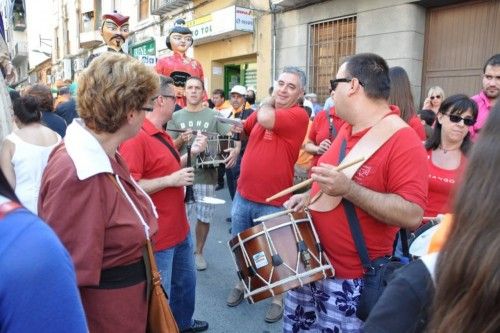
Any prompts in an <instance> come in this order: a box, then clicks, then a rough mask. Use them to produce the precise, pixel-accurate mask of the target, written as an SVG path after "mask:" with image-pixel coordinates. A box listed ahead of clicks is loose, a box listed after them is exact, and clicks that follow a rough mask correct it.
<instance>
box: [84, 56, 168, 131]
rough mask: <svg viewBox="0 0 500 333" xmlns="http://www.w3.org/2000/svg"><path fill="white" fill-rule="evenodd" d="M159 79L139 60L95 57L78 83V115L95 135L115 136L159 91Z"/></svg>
mask: <svg viewBox="0 0 500 333" xmlns="http://www.w3.org/2000/svg"><path fill="white" fill-rule="evenodd" d="M158 81H159V80H158V76H157V74H156V73H155V72H154V71H153V70H152V69H150V68H148V67H146V66H145V65H144V64H142V63H141V62H140V61H139V60H137V59H134V58H132V57H130V56H128V55H124V54H120V53H117V52H105V53H103V54H101V55H99V56H98V57H96V58H95V59H94V60H93V61H92V62H91V63H90V66H89V67H87V69H85V70H84V71H83V72H82V74H81V75H80V77H79V79H78V92H77V99H76V101H77V105H78V113H79V114H80V117H81V118H82V119H83V121H84V122H85V125H86V126H87V127H88V128H90V129H91V130H93V131H95V132H96V133H101V132H107V133H115V132H116V131H117V130H118V129H119V128H120V127H121V126H123V124H124V123H125V121H126V119H127V114H128V113H129V112H131V111H140V110H141V108H142V107H143V106H144V105H145V104H146V102H148V100H149V99H150V98H151V97H152V96H153V94H154V93H155V92H156V91H158V86H159V83H158Z"/></svg>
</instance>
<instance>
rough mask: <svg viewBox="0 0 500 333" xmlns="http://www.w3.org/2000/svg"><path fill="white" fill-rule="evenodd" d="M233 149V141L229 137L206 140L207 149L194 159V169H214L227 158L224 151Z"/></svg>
mask: <svg viewBox="0 0 500 333" xmlns="http://www.w3.org/2000/svg"><path fill="white" fill-rule="evenodd" d="M228 148H234V141H233V139H232V138H231V137H229V136H214V137H212V138H208V140H207V148H206V149H205V151H204V152H202V153H200V154H199V155H198V157H197V158H196V167H197V168H201V169H206V168H216V167H218V166H219V164H224V161H225V160H226V158H227V157H228V156H229V153H227V152H225V151H224V150H226V149H228Z"/></svg>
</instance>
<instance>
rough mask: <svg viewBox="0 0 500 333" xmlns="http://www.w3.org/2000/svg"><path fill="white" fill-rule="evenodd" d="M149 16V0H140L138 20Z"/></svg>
mask: <svg viewBox="0 0 500 333" xmlns="http://www.w3.org/2000/svg"><path fill="white" fill-rule="evenodd" d="M148 17H149V0H140V4H139V21H142V20H145V19H147V18H148Z"/></svg>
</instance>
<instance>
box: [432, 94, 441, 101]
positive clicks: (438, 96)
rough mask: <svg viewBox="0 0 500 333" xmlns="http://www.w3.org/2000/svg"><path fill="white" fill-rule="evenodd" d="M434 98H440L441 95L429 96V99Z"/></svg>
mask: <svg viewBox="0 0 500 333" xmlns="http://www.w3.org/2000/svg"><path fill="white" fill-rule="evenodd" d="M434 98H437V99H441V95H436V96H431V100H433V99H434Z"/></svg>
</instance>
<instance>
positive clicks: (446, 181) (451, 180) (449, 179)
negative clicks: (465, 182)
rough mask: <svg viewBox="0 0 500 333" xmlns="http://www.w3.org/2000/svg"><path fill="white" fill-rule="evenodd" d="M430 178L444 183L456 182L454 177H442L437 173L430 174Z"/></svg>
mask: <svg viewBox="0 0 500 333" xmlns="http://www.w3.org/2000/svg"><path fill="white" fill-rule="evenodd" d="M429 178H430V179H432V180H437V181H440V182H443V183H450V184H455V179H453V178H448V177H440V176H436V175H429Z"/></svg>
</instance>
